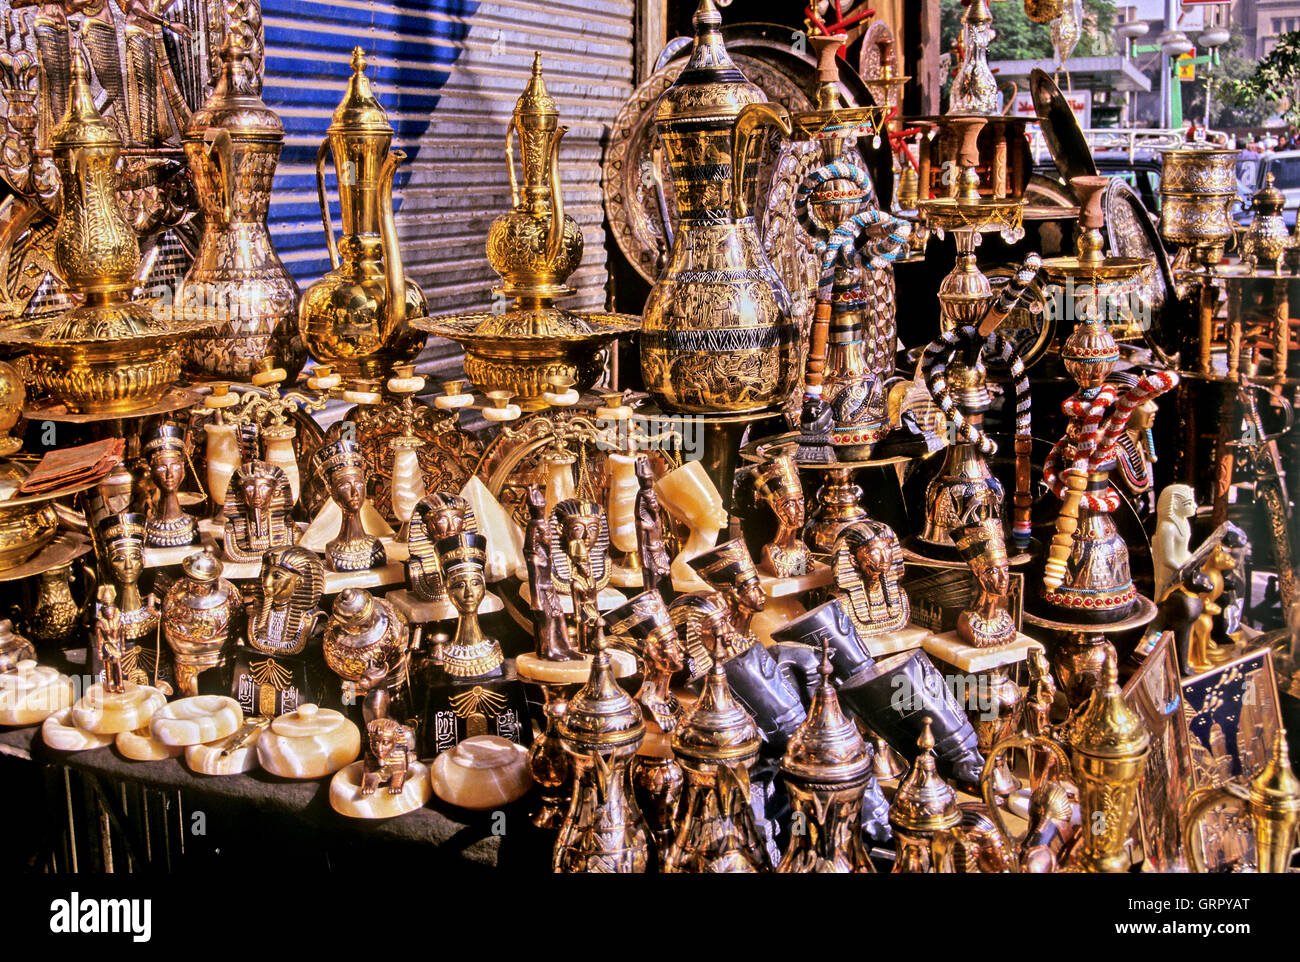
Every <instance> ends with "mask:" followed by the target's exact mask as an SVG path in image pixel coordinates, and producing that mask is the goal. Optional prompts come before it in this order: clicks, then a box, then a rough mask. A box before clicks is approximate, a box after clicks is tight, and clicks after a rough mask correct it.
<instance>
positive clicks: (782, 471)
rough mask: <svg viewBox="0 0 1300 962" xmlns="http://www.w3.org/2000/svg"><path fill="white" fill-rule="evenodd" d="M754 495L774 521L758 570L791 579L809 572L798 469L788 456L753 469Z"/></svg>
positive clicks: (810, 558) (808, 556)
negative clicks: (767, 509) (768, 509)
mask: <svg viewBox="0 0 1300 962" xmlns="http://www.w3.org/2000/svg"><path fill="white" fill-rule="evenodd" d="M754 494H755V497H756V498H759V499H762V501H763V502H764V503H766V504H767V506H768V507H769V508H771V509H772V514H773V515H774V516H775V518H776V525H777V528H776V535H775V536H774V537H773V538H772V541H771V542H770V543H769V544H765V545H764V546H763V551H762V555H761V558H760V561H759V568H760V569H761V570H763V571H764V572H766V573H767V574H770V575H772V576H773V577H776V578H795V577H798V576H799V575H806V574H808V573H809V571H810V570H811V569H812V552H811V551H809V550H808V546H807V545H806V544H804V542H803V537H802V536H803V526H804V497H803V486H802V485H801V484H800V483H799V469H798V467H797V466H796V465H795V463H794V458H793V457H791V456H790V455H789V454H788V453H784V454H779V455H777V456H776V457H774V458H771V459H769V460H767V461H765V462H763V463H762V464H760V465H759V466H758V467H756V468H755V469H754Z"/></svg>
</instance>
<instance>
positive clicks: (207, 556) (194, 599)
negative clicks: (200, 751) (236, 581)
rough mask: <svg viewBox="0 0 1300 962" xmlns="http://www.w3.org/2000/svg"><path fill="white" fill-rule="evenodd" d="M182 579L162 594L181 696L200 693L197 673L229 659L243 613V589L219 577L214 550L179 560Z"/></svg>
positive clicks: (165, 630)
mask: <svg viewBox="0 0 1300 962" xmlns="http://www.w3.org/2000/svg"><path fill="white" fill-rule="evenodd" d="M181 571H182V572H183V575H184V576H183V577H181V578H178V579H177V580H176V581H175V582H174V583H173V584H172V586H171V587H170V588H168V589H167V594H166V596H165V597H164V598H163V603H162V626H163V636H164V637H165V638H166V639H167V644H168V646H170V648H171V650H172V658H173V661H174V663H175V665H176V687H177V689H178V691H179V692H180V694H181V695H184V696H190V695H197V694H198V693H199V675H201V674H202V673H203V672H205V671H208V670H210V669H213V668H220V667H221V666H222V665H224V664H225V662H226V657H227V656H228V654H229V653H230V646H231V645H232V644H233V643H234V638H235V629H236V628H237V626H238V622H239V621H240V620H241V619H240V616H241V614H242V609H241V604H240V598H239V589H238V588H236V587H235V586H234V585H233V584H231V583H230V582H229V581H227V580H226V579H225V578H223V577H221V562H220V561H219V560H218V559H217V556H216V554H215V553H213V551H212V550H211V549H206V550H204V551H198V552H195V553H194V554H192V555H190V556H189V557H188V558H186V559H185V560H184V561H182V562H181Z"/></svg>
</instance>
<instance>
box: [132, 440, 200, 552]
mask: <svg viewBox="0 0 1300 962" xmlns="http://www.w3.org/2000/svg"><path fill="white" fill-rule="evenodd" d="M187 453H188V452H187V446H186V443H185V432H184V431H183V430H182V429H181V428H179V427H177V426H176V425H174V424H163V425H160V426H159V427H158V429H157V430H156V431H154V432H153V433H152V434H151V435H150V436H149V438H148V439H147V440H146V441H145V443H144V454H145V456H146V457H147V458H148V459H149V473H150V475H151V476H152V477H153V483H154V486H155V487H156V488H157V489H158V504H157V505H156V506H155V507H154V508H153V510H152V511H150V512H149V518H148V520H147V521H146V522H145V526H144V539H145V544H147V545H148V546H149V547H151V548H175V547H181V546H184V545H190V544H195V543H197V542H198V540H199V523H198V521H197V520H195V518H194V517H193V516H192V515H188V514H186V513H185V512H184V511H182V510H181V505H180V501H178V500H177V498H176V492H177V491H179V490H180V487H181V484H182V483H184V481H185V460H186V454H187Z"/></svg>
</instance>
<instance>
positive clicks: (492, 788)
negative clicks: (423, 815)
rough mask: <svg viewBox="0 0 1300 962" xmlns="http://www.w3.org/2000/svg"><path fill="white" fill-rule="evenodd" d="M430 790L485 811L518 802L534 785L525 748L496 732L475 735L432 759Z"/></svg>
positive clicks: (458, 804)
mask: <svg viewBox="0 0 1300 962" xmlns="http://www.w3.org/2000/svg"><path fill="white" fill-rule="evenodd" d="M432 779H433V790H434V792H435V793H436V794H437V796H438V797H439V798H440V799H442V800H443V801H444V802H447V803H448V804H450V805H455V806H457V807H459V808H467V809H470V810H472V811H479V812H486V811H491V810H492V809H495V808H500V807H501V806H502V805H508V804H510V803H511V802H514V801H518V800H519V799H521V798H523V797H524V796H525V795H526V794H528V790H529V789H530V788H532V786H533V776H532V773H531V772H530V771H529V767H528V750H527V749H526V748H524V747H523V746H522V745H518V744H515V743H514V742H511V741H507V740H506V739H504V738H498V737H497V736H495V735H475V736H474V737H472V738H467V739H465V740H464V741H463V742H461V743H459V744H458V745H457V746H456V747H455V748H453V749H451V750H450V751H446V752H443V753H442V754H441V755H439V756H438V757H437V758H435V759H434V760H433V771H432Z"/></svg>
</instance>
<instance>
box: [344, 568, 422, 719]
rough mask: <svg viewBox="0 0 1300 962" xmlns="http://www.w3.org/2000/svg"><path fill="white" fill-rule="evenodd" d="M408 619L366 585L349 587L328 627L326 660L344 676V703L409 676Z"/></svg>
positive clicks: (399, 683) (401, 681)
mask: <svg viewBox="0 0 1300 962" xmlns="http://www.w3.org/2000/svg"><path fill="white" fill-rule="evenodd" d="M408 640H409V631H408V629H407V626H406V621H405V620H404V619H403V618H402V616H401V615H400V614H398V613H397V611H396V610H394V608H393V606H392V605H391V604H389V603H388V602H387V601H385V600H384V599H383V598H376V597H374V596H373V595H372V594H370V592H368V591H366V590H364V589H362V588H345V589H343V591H342V592H340V593H339V596H338V599H337V600H336V601H335V602H334V610H333V612H332V613H331V615H330V619H329V622H328V624H326V626H325V640H324V642H323V643H322V651H323V653H324V655H325V664H326V665H328V666H329V668H330V670H331V671H333V672H334V674H336V675H338V676H339V677H340V678H342V679H343V682H344V685H343V697H344V701H345V703H346V702H347V701H348V700H349V697H355V696H356V695H357V694H363V693H365V692H367V691H369V690H370V689H372V688H376V687H382V688H387V689H393V688H397V687H398V686H400V685H402V684H403V683H404V682H405V681H406V668H407V657H406V646H407V642H408Z"/></svg>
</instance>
